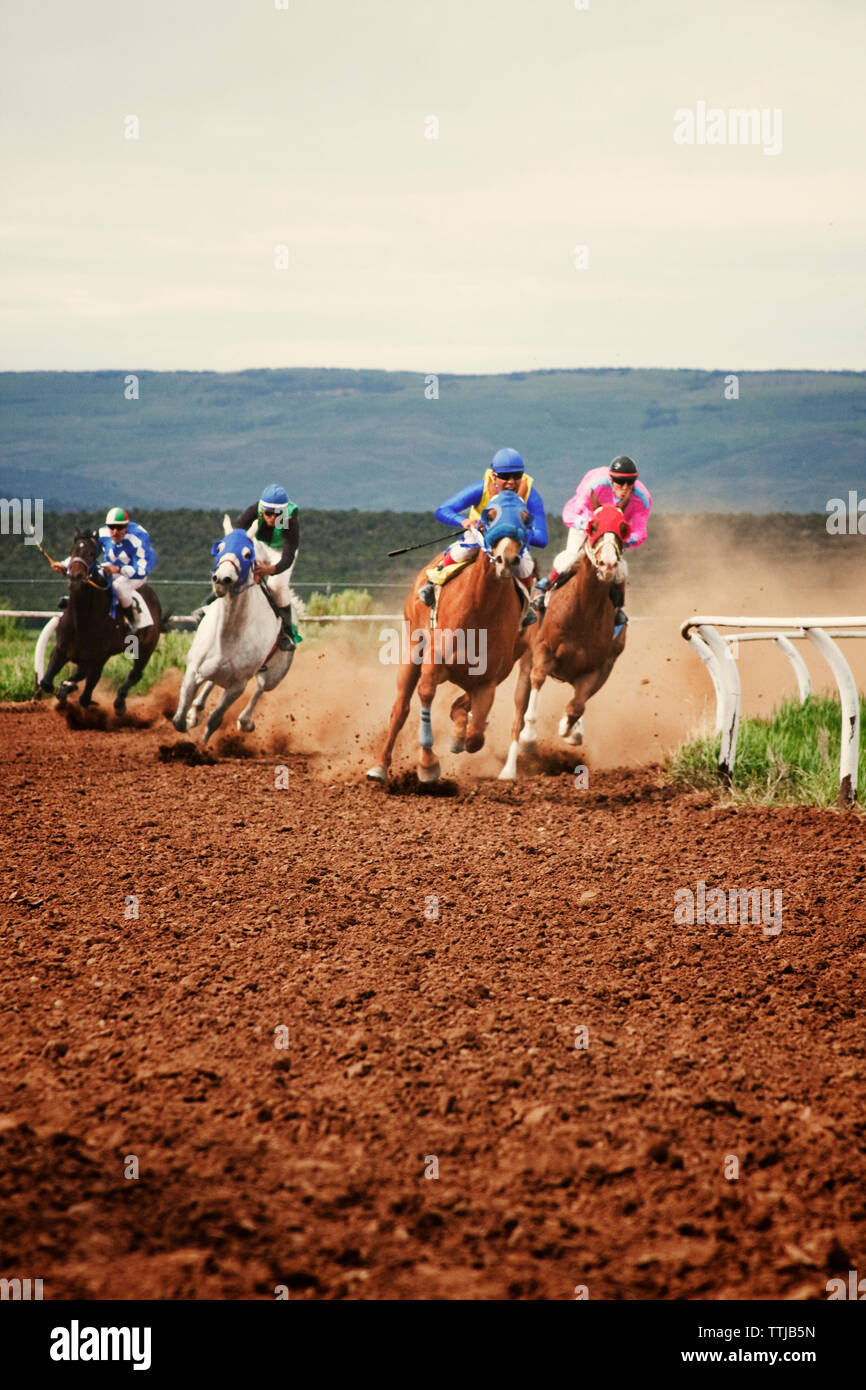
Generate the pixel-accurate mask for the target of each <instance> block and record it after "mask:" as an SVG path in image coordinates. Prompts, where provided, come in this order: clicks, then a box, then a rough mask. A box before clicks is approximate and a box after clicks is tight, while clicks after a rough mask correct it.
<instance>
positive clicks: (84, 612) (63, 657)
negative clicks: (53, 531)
mask: <svg viewBox="0 0 866 1390" xmlns="http://www.w3.org/2000/svg"><path fill="white" fill-rule="evenodd" d="M99 554H100V543H99V536H98V535H97V533H96V532H95V531H76V532H75V537H74V539H73V542H72V547H71V549H70V551H69V568H68V571H67V582H68V584H69V602H68V604H67V607H66V608H65V609H64V611H63V614H62V616H61V618H60V621H59V623H58V625H57V630H56V632H55V634H54V641H55V646H54V650H53V652H52V653H51V656H50V658H49V661H48V665H47V667H46V668H45V674H44V676H43V677H42V679H41V681H37V684H36V694H37V696H38V695H43V694H44V695H51V694H53V692H54V677H55V676H56V675H57V673H58V672H59V671H60V670H61V669H62V667H64V666H65V665H66V663H67V661H71V662H73V663H74V666H75V670H74V671H73V673H72V675H71V676H68V677H67V678H66V680H65V681H63V682H62V683H61V685H60V687H59V689H58V691H57V694H58V698H59V699H60V700H65V699H66V697H67V695H69V694H71V693H72V691H73V690H74V689H75V687H76V686H77V685H78V682H79V681H81V680H83V681H84V689H83V690H82V692H81V697H80V699H79V704H80V705H82V706H83V707H84V708H86V707H87V706H88V705H90V704H92V702H93V690H94V687H95V685H96V683H97V681H98V680H99V677H100V676H101V675H102V668H103V666H104V665H105V663H106V661H107V660H108V658H109V657H110V656H116V655H118V654H119V653H123V654H124V655H126V656H128V657H129V658H130V659H131V661H132V666H131V668H130V672H129V675H128V677H127V679H126V680H125V681H124V682H123V684H122V685H121V686H120V687H119V689H118V691H117V695H116V697H115V700H114V709H115V712H116V713H117V714H123V712H124V710H125V709H126V697H127V695H128V693H129V691H130V689H131V687H132V686H133V685H135V684H136V682H137V681H139V680H141V673H142V671H143V670H144V668H145V666H146V665H147V663H148V661H149V660H150V658H151V656H152V655H153V652H154V649H155V648H156V644H157V642H158V641H159V638H160V633H161V632H163V631H164V629H165V625H166V621H167V615H163V612H162V609H161V607H160V603H159V599H158V598H157V597H156V594H155V593H154V592H153V589H151V588H150V586H149V585H147V584H143V585H142V586H141V588H140V589H139V590H138V592H139V594H140V595H141V597H142V599H143V600H144V602H145V603H146V604H147V606H148V608H149V609H150V613H151V617H152V618H153V622H152V624H151V625H150V627H146V628H143V629H142V631H141V632H140V633H137V632H132V633H128V632H127V631H126V628H125V627H124V623H123V617H122V612H121V608H120V605H119V604H118V605H117V612H116V614H115V616H114V617H113V618H112V616H111V589H110V587H109V585H108V584H107V583H106V581H105V579H104V578H103V577H102V576H101V575H100V573H99V571H98V568H97V559H98V557H99Z"/></svg>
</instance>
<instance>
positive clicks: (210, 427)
mask: <svg viewBox="0 0 866 1390" xmlns="http://www.w3.org/2000/svg"><path fill="white" fill-rule="evenodd" d="M130 370H132V369H130ZM128 375H129V372H127V371H99V372H4V373H0V412H2V442H0V495H2V496H4V497H25V496H30V497H42V498H43V500H44V505H45V506H46V507H54V508H58V509H74V508H80V507H99V508H101V507H105V506H107V505H108V504H109V503H122V504H123V505H126V506H130V507H136V508H141V507H157V508H166V507H168V508H171V507H203V508H206V507H213V506H220V507H222V506H227V507H229V508H230V509H231V508H232V507H238V506H240V505H242V504H244V503H246V502H248V501H250V500H252V498H253V497H255V496H256V495H257V493H258V492H259V490H260V488H261V487H262V486H263V485H264V484H265V483H267V482H270V481H282V482H284V483H285V485H286V487H287V488H288V490H289V493H290V495H291V496H292V497H293V498H294V499H295V500H296V501H297V502H298V503H299V505H300V506H301V507H308V508H309V507H314V508H325V509H331V508H332V509H341V510H345V509H349V508H357V509H359V510H362V511H378V510H380V509H383V508H386V509H390V510H398V511H399V510H405V511H423V510H431V509H432V508H433V507H434V506H436V504H437V503H438V502H440V501H441V500H442V499H443V498H445V497H446V496H448V495H449V494H450V493H451V492H453V491H455V490H456V489H457V488H458V487H462V486H464V485H465V484H466V483H467V482H469V481H471V480H472V479H473V478H480V476H481V473H482V471H483V469H484V467H485V466H486V465H487V463H488V462H489V460H490V458H491V456H492V454H493V453H494V451H495V450H496V449H498V448H500V447H502V446H503V445H511V446H512V447H514V448H516V449H519V450H520V452H521V453H522V454H523V456H524V458H525V460H526V464H527V468H528V470H529V471H530V472H531V473H532V474H533V475H534V476H535V479H536V481H537V484H538V486H539V489H540V491H541V493H542V496H543V497H544V500H545V504H546V507H547V509H548V511H549V512H557V511H559V510H560V509H561V507H562V505H563V504H564V502H565V501H566V500H567V498H568V497H569V496H570V495H571V494H572V492H573V491H574V488H575V486H576V484H577V482H578V480H579V478H580V477H581V475H582V474H583V473H584V472H585V471H586V469H588V468H591V467H596V466H598V465H600V464H604V463H607V462H609V461H610V459H611V458H612V457H613V456H614V455H615V454H619V453H627V454H630V455H631V456H632V457H633V458H634V459H636V461H637V463H638V466H639V469H640V473H641V477H642V478H644V479H645V481H646V482H647V484H648V486H649V487H650V488H651V490H652V493H653V497H654V500H655V502H656V505H657V506H658V507H660V508H662V509H664V510H666V511H690V512H694V511H737V512H743V511H755V512H779V511H785V512H813V513H814V512H821V511H824V509H825V507H826V503H827V501H828V499H830V498H831V497H839V496H845V495H846V494H847V491H848V490H849V489H851V488H857V487H859V488H860V489H861V491H862V490H863V489H864V487H866V447H864V444H866V373H862V372H809V371H803V372H743V373H740V374H739V375H738V389H739V398H738V399H726V397H725V389H726V379H727V375H728V374H726V373H723V372H701V371H691V370H680V371H667V370H644V369H629V368H610V369H585V370H575V371H567V370H563V371H538V372H512V373H510V374H509V375H501V376H453V375H447V374H442V375H440V376H439V377H438V379H437V381H436V383H435V385H436V386H438V399H437V398H430V397H431V396H432V393H433V389H434V383H433V382H431V381H430V379H429V378H425V376H423V375H421V374H418V373H414V372H378V371H350V370H344V369H340V368H327V369H326V368H322V369H317V368H309V369H307V368H303V369H285V370H283V369H280V370H264V369H263V370H251V371H244V372H228V373H217V372H148V371H141V372H139V373H136V375H137V376H138V390H139V398H138V399H137V400H135V399H131V400H130V399H126V395H125V383H126V380H127V377H128Z"/></svg>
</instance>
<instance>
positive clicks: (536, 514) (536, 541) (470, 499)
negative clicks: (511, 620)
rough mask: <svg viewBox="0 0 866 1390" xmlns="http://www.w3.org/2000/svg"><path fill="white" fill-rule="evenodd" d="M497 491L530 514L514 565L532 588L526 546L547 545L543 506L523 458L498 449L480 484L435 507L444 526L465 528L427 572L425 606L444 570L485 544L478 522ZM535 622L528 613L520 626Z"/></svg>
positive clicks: (531, 565) (421, 593) (423, 590)
mask: <svg viewBox="0 0 866 1390" xmlns="http://www.w3.org/2000/svg"><path fill="white" fill-rule="evenodd" d="M500 492H515V493H517V495H518V497H520V498H521V500H522V501H523V502H524V503H525V504H526V510H527V512H528V513H529V526H528V531H527V536H526V541H525V543H524V545H523V548H522V549H521V552H520V559H519V561H518V565H517V576H518V578H519V579H520V580H521V581H522V582H523V584H524V586H525V587H526V589H527V596H528V591H529V590H531V588H532V575H533V572H534V569H535V563H534V561H533V558H532V556H531V554H530V553H529V547H530V546H531V545H537V546H545V545H547V522H546V520H545V516H544V503H543V502H542V500H541V494H540V493H539V492H538V490H537V489H536V488H535V487H534V486H533V480H532V478H530V476H529V474H528V473H526V471H525V469H524V467H523V459H522V458H521V457H520V454H518V452H517V450H516V449H500V450H499V452H498V453H496V454H494V456H493V461H492V464H491V466H490V468H488V469H487V470H486V472H485V474H484V477H483V478H482V479H481V481H480V482H477V483H470V485H469V486H468V487H465V488H463V490H462V492H457V493H455V494H454V496H453V497H449V498H448V500H447V502H443V503H442V505H441V506H440V507H437V508H436V520H437V521H441V522H442V523H443V525H445V526H465V527H466V530H465V532H464V535H463V536H462V538H461V539H460V540H459V541H455V542H454V544H453V545H451V546H449V548H448V550H446V552H445V554H444V555H443V557H442V560H441V561H440V563H439V564H438V565H436V566H435V567H434V568H432V569H429V570H428V571H427V579H428V583H426V584H425V585H424V586H423V588H421V589H419V590H418V597H419V598H420V599H421V600H422V602H424V603H426V604H427V606H428V607H432V606H433V603H434V601H435V598H436V591H435V589H434V585H435V584H441V583H442V582H443V580H444V579H445V578H446V577H447V575H446V571H447V569H448V567H449V565H453V564H456V563H457V562H458V561H460V560H468V559H469V557H470V556H471V555H473V554H474V552H475V551H477V550H478V548H479V546H481V545H483V543H484V522H483V521H482V520H481V516H482V513H483V512H484V509H485V508H486V507H487V506H488V504H489V503H490V501H491V500H492V498H494V497H495V496H496V495H497V494H498V493H500ZM466 507H468V508H469V509H470V510H469V516H468V517H462V516H461V515H460V513H461V512H462V511H463V510H464V509H465V508H466ZM535 621H536V618H535V614H534V613H533V612H532V611H531V610H530V612H529V613H528V614H527V616H526V617H525V618H524V620H523V626H524V627H528V626H529V625H530V623H534V622H535Z"/></svg>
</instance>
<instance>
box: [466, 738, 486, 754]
mask: <svg viewBox="0 0 866 1390" xmlns="http://www.w3.org/2000/svg"><path fill="white" fill-rule="evenodd" d="M483 747H484V735H483V734H470V735H469V737H468V739H467V740H466V752H467V753H477V752H478V751H479V749H481V748H483Z"/></svg>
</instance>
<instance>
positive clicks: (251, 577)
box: [211, 542, 256, 598]
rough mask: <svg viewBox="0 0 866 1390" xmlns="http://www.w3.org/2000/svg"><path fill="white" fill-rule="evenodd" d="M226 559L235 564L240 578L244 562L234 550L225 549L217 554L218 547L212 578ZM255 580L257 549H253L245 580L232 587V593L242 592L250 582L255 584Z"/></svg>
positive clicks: (224, 595)
mask: <svg viewBox="0 0 866 1390" xmlns="http://www.w3.org/2000/svg"><path fill="white" fill-rule="evenodd" d="M218 544H219V542H217V545H218ZM226 560H228V561H229V562H230V563H231V564H232V565H234V567H235V569H236V571H237V574H238V578H239V579H240V576H241V574H242V572H243V564H242V563H241V561H240V560H239V559H238V557H237V555H235V553H234V551H232V550H226V551H223V552H222V553H221V554H219V555H218V554H216V547H214V562H213V569H212V570H211V579H213V576H214V575H215V574H216V572H217V568H218V566H219V565H221V564H223V563H224V561H226ZM255 582H256V581H255V551H253V558H252V559H251V560H250V563H249V566H248V568H247V572H246V576H245V577H244V580H243V582H242V583H240V584H237V585H236V586H234V587H233V588H232V589H231V593H232V594H242V593H243V592H244V590H245V589H247V588H249V586H250V584H253V583H255ZM227 596H228V595H227V594H222V595H220V597H222V598H226V597H227Z"/></svg>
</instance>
